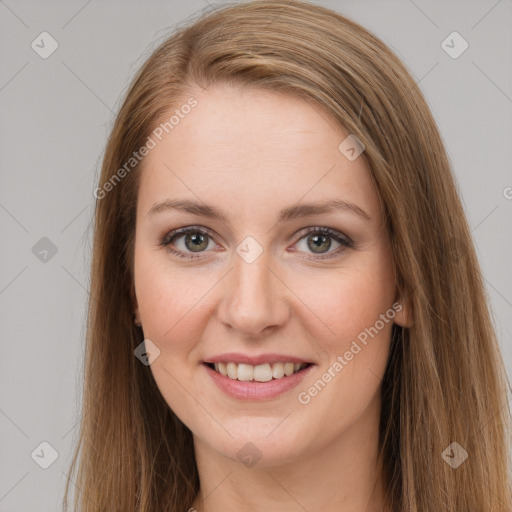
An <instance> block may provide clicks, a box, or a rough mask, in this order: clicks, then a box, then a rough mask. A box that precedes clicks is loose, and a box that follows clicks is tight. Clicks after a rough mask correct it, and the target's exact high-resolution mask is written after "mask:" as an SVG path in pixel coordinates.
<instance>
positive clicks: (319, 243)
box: [308, 235, 331, 252]
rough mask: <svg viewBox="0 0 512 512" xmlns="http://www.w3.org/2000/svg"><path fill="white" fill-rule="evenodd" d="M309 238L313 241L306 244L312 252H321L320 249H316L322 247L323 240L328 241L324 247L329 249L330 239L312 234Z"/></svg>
mask: <svg viewBox="0 0 512 512" xmlns="http://www.w3.org/2000/svg"><path fill="white" fill-rule="evenodd" d="M310 240H312V241H313V244H308V245H309V247H310V249H312V250H313V252H321V251H318V249H319V248H320V249H321V248H322V243H325V241H328V244H327V246H326V247H325V249H329V248H330V246H331V239H330V238H329V237H326V236H324V235H313V236H312V237H310Z"/></svg>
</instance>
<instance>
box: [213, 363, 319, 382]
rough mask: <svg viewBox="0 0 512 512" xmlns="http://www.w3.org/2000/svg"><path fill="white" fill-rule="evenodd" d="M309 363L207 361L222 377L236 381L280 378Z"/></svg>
mask: <svg viewBox="0 0 512 512" xmlns="http://www.w3.org/2000/svg"><path fill="white" fill-rule="evenodd" d="M310 365H311V363H272V364H269V363H264V364H259V365H256V366H253V365H251V364H242V363H241V364H237V363H233V362H229V363H207V366H209V367H210V368H212V369H214V370H215V371H216V372H217V373H220V374H221V375H223V376H224V377H229V378H230V379H232V380H238V381H244V382H247V381H256V382H269V381H271V380H272V379H282V378H285V377H289V376H290V375H293V374H295V373H298V372H300V371H301V370H303V369H305V368H307V367H308V366H310Z"/></svg>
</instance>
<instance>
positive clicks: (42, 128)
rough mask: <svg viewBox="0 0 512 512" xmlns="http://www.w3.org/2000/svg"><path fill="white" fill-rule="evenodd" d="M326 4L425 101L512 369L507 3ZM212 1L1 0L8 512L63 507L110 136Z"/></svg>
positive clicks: (0, 402)
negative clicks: (453, 47) (364, 35)
mask: <svg viewBox="0 0 512 512" xmlns="http://www.w3.org/2000/svg"><path fill="white" fill-rule="evenodd" d="M317 3H319V4H321V5H324V6H327V7H331V8H333V9H335V10H338V11H339V12H341V13H342V14H346V15H347V16H349V17H351V18H353V19H354V20H355V21H358V22H359V23H361V24H362V25H363V26H365V27H366V28H368V29H370V30H371V31H373V32H374V33H375V34H376V35H377V36H379V37H380V38H381V39H382V40H384V42H386V43H387V44H388V45H389V46H391V48H392V49H394V50H395V51H396V52H397V54H398V55H399V57H401V58H402V60H403V61H404V62H405V64H406V65H407V67H408V69H409V70H410V72H411V73H412V75H413V76H414V77H415V79H416V80H417V81H418V82H419V87H420V88H421V90H422V91H423V92H424V94H425V95H426V98H427V101H428V102H429V104H430V106H431V109H432V111H433V113H434V116H435V118H436V120H437V122H438V125H439V128H440V131H441V134H442V136H443V139H444V141H445V143H446V147H447V150H448V153H449V156H450V159H451V161H452V163H453V167H454V170H455V174H456V176H457V179H458V182H459V186H460V191H461V194H462V197H463V202H464V205H465V208H466V212H467V216H468V219H469V223H470V225H471V228H472V233H473V236H474V240H475V243H476V246H477V250H478V255H479V258H480V262H481V265H482V268H483V274H484V276H485V279H486V283H487V289H488V292H489V296H490V299H491V302H492V307H493V311H494V315H495V320H496V326H497V330H498V334H499V338H500V342H501V346H502V349H503V353H504V357H505V360H506V364H507V368H508V371H509V375H510V370H511V369H512V348H511V343H510V342H511V337H512V336H511V333H512V314H511V313H512V276H511V272H510V261H511V257H510V254H511V251H512V230H511V228H510V225H511V220H512V199H511V198H512V188H507V187H512V171H511V165H512V164H511V162H512V30H511V27H512V1H511V0H500V1H495V0H481V1H468V0H464V1H463V0H460V1H454V0H452V1H449V2H447V1H427V0H414V1H412V0H395V1H361V0H359V1H355V0H352V1H348V0H346V1H345V0H331V1H326V0H325V1H318V2H317ZM208 4H210V5H212V6H214V5H219V4H220V2H213V1H212V0H210V1H209V2H207V1H206V0H191V1H187V2H185V1H183V2H182V1H178V0H167V1H156V0H153V1H149V2H148V1H145V2H142V1H138V2H135V1H131V2H127V1H124V2H121V1H103V2H100V1H99V0H92V1H84V0H72V1H67V2H63V1H62V2H56V1H46V2H36V1H35V0H34V1H27V0H24V1H16V0H5V1H3V0H0V34H1V35H0V42H1V44H0V53H1V58H2V66H1V69H0V107H1V111H2V115H1V122H0V141H1V142H0V144H1V152H0V159H1V160H0V161H1V169H2V175H1V180H2V181H1V189H0V226H1V229H2V251H1V255H2V256H1V269H0V311H1V314H2V321H1V322H0V333H1V340H2V345H1V347H2V352H1V358H0V361H1V362H0V384H1V387H0V439H1V441H0V442H1V456H0V512H8V511H9V512H25V511H36V510H37V511H38V512H46V511H55V510H59V505H60V502H61V497H62V494H63V490H64V481H65V476H64V473H65V472H67V470H68V466H69V462H70V457H71V450H72V445H73V443H74V441H75V438H74V436H75V435H76V433H77V430H78V429H77V428H76V426H77V421H78V416H77V414H78V411H79V407H78V404H79V400H80V393H81V390H80V389H79V386H78V383H79V382H80V376H81V365H82V354H83V343H84V314H85V304H86V301H87V298H88V292H87V289H88V281H89V275H88V264H89V261H90V240H91V233H90V230H89V222H90V220H91V217H92V214H93V206H94V198H93V195H92V191H93V189H94V187H95V180H96V177H97V175H98V172H99V166H100V162H101V156H102V151H103V149H104V145H105V141H106V137H107V133H108V130H109V128H110V126H111V124H112V120H113V116H114V113H115V112H116V110H117V108H118V106H119V101H120V97H121V96H122V94H123V93H124V91H125V90H126V88H127V86H128V83H129V80H130V79H131V77H132V76H133V74H134V72H135V71H136V69H137V68H138V67H139V66H140V65H141V64H142V62H143V60H144V59H145V58H146V57H147V56H148V55H149V53H150V51H151V49H152V48H154V47H155V46H156V45H157V43H158V42H159V41H160V40H161V39H162V38H163V37H165V36H166V34H168V33H169V31H170V30H172V29H173V27H175V26H176V25H177V24H181V23H182V22H183V21H184V20H185V19H186V18H187V17H189V16H190V15H192V14H193V13H195V12H197V11H198V10H204V9H209V7H208ZM43 31H47V32H49V33H50V34H51V35H52V37H53V38H54V39H55V40H56V41H57V42H58V44H59V47H58V49H57V50H56V51H55V52H54V53H53V54H52V55H51V56H50V57H49V58H47V59H42V58H41V57H39V55H38V54H37V53H36V52H35V51H34V50H33V49H32V48H31V42H32V41H33V40H34V39H35V38H36V37H37V36H38V35H39V34H40V33H41V32H43ZM453 31H457V32H459V33H460V34H461V35H462V37H464V39H465V40H466V41H467V42H468V43H469V48H468V49H467V50H466V51H465V52H464V53H463V54H462V55H461V56H460V57H458V58H457V59H453V58H452V57H450V56H449V55H448V54H447V53H446V52H445V51H444V50H443V48H442V47H441V43H442V41H443V40H445V38H446V37H447V36H448V35H449V34H450V33H452V32H453ZM507 196H508V199H507ZM43 237H47V238H49V239H50V240H51V241H52V242H53V244H55V246H56V247H57V253H56V254H55V255H53V256H52V257H50V256H51V253H50V254H49V255H48V257H47V258H48V261H46V262H43V261H41V260H40V259H39V258H38V257H36V255H35V254H34V253H33V251H32V248H33V247H34V245H35V244H36V243H37V242H38V241H39V240H40V239H41V238H43ZM41 257H42V255H41ZM43 441H46V442H48V443H50V444H51V445H52V446H53V448H54V449H55V450H56V451H57V452H58V455H59V456H58V458H57V460H56V461H55V462H54V463H53V464H52V465H51V466H50V467H49V468H48V469H46V470H45V469H42V468H41V467H39V465H38V464H36V462H35V461H34V460H33V459H32V458H31V453H32V452H33V450H34V449H36V448H37V447H38V446H39V445H40V443H41V442H43ZM37 453H39V454H40V458H39V460H42V459H43V458H44V457H47V456H48V453H49V451H48V449H45V448H44V447H43V453H44V457H43V456H42V455H41V451H40V449H39V451H38V452H37Z"/></svg>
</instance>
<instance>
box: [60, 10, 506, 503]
mask: <svg viewBox="0 0 512 512" xmlns="http://www.w3.org/2000/svg"><path fill="white" fill-rule="evenodd" d="M211 83H220V84H222V83H230V84H235V85H243V86H248V87H261V88H264V89H267V90H272V91H281V92H286V93H289V94H294V95H298V96H300V97H301V98H304V99H306V100H308V101H312V102H314V103H315V104H316V105H319V106H321V107H323V108H324V109H326V110H327V111H328V112H329V113H330V114H332V115H333V116H334V118H335V119H336V120H337V121H339V124H340V125H341V126H343V127H344V128H345V129H346V130H347V131H348V132H349V133H351V134H354V135H355V136H356V137H357V138H358V139H359V140H360V141H362V142H363V144H364V145H365V151H364V153H363V157H364V158H366V161H367V164H368V166H369V169H370V171H371V175H372V179H373V180H374V182H375V184H376V186H377V190H378V193H379V196H380V199H381V202H382V204H383V206H384V212H385V219H386V226H387V229H388V231H389V236H390V238H391V242H392V248H393V254H394V264H395V271H396V275H397V278H398V286H399V289H400V293H401V295H402V297H405V298H406V299H407V300H410V302H411V304H412V308H413V311H414V325H413V326H412V327H410V328H408V329H403V328H398V327H397V326H396V325H395V326H394V327H393V331H392V343H391V350H390V354H389V360H388V366H387V369H386V374H385V377H384V380H383V382H382V414H381V423H380V440H379V441H380V452H379V453H380V461H381V462H382V463H383V468H384V477H385V485H386V490H387V493H388V499H389V502H390V505H391V509H392V510H393V511H400V512H402V511H411V512H440V511H452V512H468V511H470V510H471V511H475V512H477V511H480V512H484V511H485V512H504V511H510V510H512V497H511V485H510V482H511V479H510V473H509V453H510V446H509V444H508V443H509V436H510V432H511V430H510V423H509V420H510V409H509V407H508V402H507V395H506V390H507V386H508V380H507V375H506V372H505V367H504V365H503V361H502V358H501V353H500V351H499V345H498V343H497V339H496V334H495V331H494V328H493V325H492V322H491V318H490V313H489V305H488V299H487V296H486V294H485V289H484V286H483V278H482V276H481V274H480V270H479V265H478V261H477V258H476V255H475V250H474V247H473V242H472V239H471V236H470V231H469V229H468V224H467V221H466V218H465V215H464V211H463V208H462V207H461V202H460V199H459V196H458V191H457V188H456V185H455V182H454V177H453V174H452V170H451V166H450V163H449V160H448V158H447V154H446V151H445V148H444V146H443V142H442V139H441V136H440V134H439V131H438V129H437V127H436V124H435V121H434V119H433V117H432V115H431V112H430V110H429V108H428V106H427V103H426V101H425V100H424V98H423V96H422V94H421V92H420V90H419V88H418V87H417V84H416V83H415V81H414V80H413V78H412V77H411V76H410V74H409V73H408V71H407V69H406V68H405V66H404V65H403V64H402V63H401V61H400V60H399V59H398V58H397V56H396V55H395V54H394V53H393V52H392V51H391V50H390V49H389V48H388V47H387V46H386V45H385V44H384V43H383V42H382V41H380V40H379V39H378V38H376V37H375V36H374V35H373V34H372V33H370V32H369V31H368V30H366V29H364V28H363V27H361V26H360V25H358V24H357V23H355V22H353V21H351V20H349V19H347V18H346V17H344V16H342V15H340V14H337V13H335V12H333V11H331V10H328V9H325V8H322V7H319V6H316V5H312V4H309V3H306V2H300V1H292V0H256V1H251V2H248V3H243V4H239V5H232V6H228V7H225V8H223V9H220V10H216V11H214V12H213V13H210V14H208V15H204V16H202V17H200V18H199V19H198V20H195V21H194V23H193V24H189V25H187V26H185V27H182V28H180V29H179V30H178V31H176V32H175V33H174V34H173V35H172V36H171V37H170V38H169V39H167V40H166V41H165V42H164V43H163V44H161V45H160V47H159V48H158V49H157V50H156V51H155V52H154V53H153V54H152V55H151V56H150V58H149V59H148V60H147V61H146V63H145V64H144V65H143V67H142V69H140V71H139V72H138V73H137V75H136V77H135V78H134V80H133V83H132V85H131V86H130V88H129V90H128V92H127V95H126V98H125V100H124V103H123V104H122V106H121V108H120V111H119V113H118V115H117V118H116V121H115V124H114V126H113V129H112V132H111V135H110V138H109V140H108V144H107V147H106V151H105V156H104V160H103V166H102V171H101V177H100V181H99V184H98V189H97V190H98V191H99V192H98V193H97V194H96V196H97V202H96V211H95V226H94V229H95V232H94V246H93V258H92V272H91V289H90V301H89V307H88V325H87V340H86V354H85V373H84V382H83V386H84V388H83V389H84V392H83V413H82V420H81V425H80V433H79V438H78V441H77V446H76V451H75V453H74V457H73V461H72V464H71V468H70V476H69V479H68V482H67V485H66V493H65V497H64V509H65V510H68V496H69V492H70V490H71V488H73V490H74V492H75V499H74V510H77V511H78V510H80V511H82V512H93V511H94V512H99V511H105V512H106V511H108V512H114V511H123V512H128V511H130V512H134V511H136V512H162V511H164V510H165V511H169V512H176V511H178V510H179V511H183V510H187V508H188V507H190V506H191V504H192V502H193V500H194V498H195V497H196V494H197V492H198V490H199V478H198V473H197V467H196V464H195V459H194V449H193V440H192V433H191V432H190V430H189V429H188V428H187V427H186V426H185V425H184V424H183V423H182V422H181V421H180V420H179V419H178V418H177V417H176V415H175V414H174V413H173V412H172V410H170V408H169V406H168V405H167V404H166V403H165V401H164V400H163V398H162V396H161V394H160V392H159V390H158V388H157V386H156V384H155V382H154V380H153V377H152V374H151V371H150V369H149V367H148V366H145V365H143V364H141V363H140V361H139V360H138V359H137V358H136V357H134V349H135V348H136V347H137V346H138V345H139V344H140V343H141V341H142V340H143V335H142V332H141V330H140V329H139V328H137V327H136V326H135V325H134V323H133V304H132V300H131V293H132V285H133V275H132V274H133V248H134V230H135V215H136V198H137V191H138V176H139V175H140V172H141V170H142V168H143V165H144V160H143V159H142V160H141V163H140V164H137V165H133V168H130V167H126V162H128V161H129V160H130V158H132V157H133V152H134V151H137V150H138V149H139V148H140V147H142V146H143V145H144V144H145V143H146V142H147V137H148V136H150V134H151V133H152V131H153V130H154V129H155V127H156V126H158V123H160V122H161V121H162V119H164V118H165V116H167V117H168V116H169V112H172V110H173V109H175V108H176V107H178V106H179V104H180V101H181V102H182V101H183V98H187V94H188V95H190V90H191V86H192V85H195V84H197V85H199V86H201V87H207V86H208V85H209V84H211ZM197 108H200V105H199V106H198V107H197ZM123 166H125V167H124V168H125V171H126V172H123V173H119V172H118V170H119V169H121V168H122V167H123ZM116 173H117V174H116ZM114 175H116V176H117V178H118V179H115V180H113V177H114ZM108 183H110V186H109V185H108ZM452 443H458V444H457V445H452ZM462 449H463V450H464V451H465V452H467V455H468V458H467V460H465V461H464V462H463V463H462V464H461V465H460V466H459V467H457V468H454V467H452V464H450V463H449V462H450V458H453V456H454V453H457V454H458V455H457V456H460V454H464V453H465V452H463V451H462ZM447 450H448V451H447ZM454 450H455V452H454ZM74 470H77V474H76V479H75V478H73V477H72V476H71V474H72V472H73V471H74Z"/></svg>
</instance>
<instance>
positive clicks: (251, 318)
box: [218, 251, 290, 338]
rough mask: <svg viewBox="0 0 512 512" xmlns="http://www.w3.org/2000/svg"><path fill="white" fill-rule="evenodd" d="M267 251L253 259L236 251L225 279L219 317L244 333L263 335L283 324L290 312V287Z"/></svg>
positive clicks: (250, 335) (229, 327)
mask: <svg viewBox="0 0 512 512" xmlns="http://www.w3.org/2000/svg"><path fill="white" fill-rule="evenodd" d="M268 253H269V251H264V252H263V253H262V254H261V255H260V256H259V257H258V258H257V259H256V260H255V261H253V262H251V263H248V262H247V261H245V260H244V259H243V258H241V257H239V256H238V254H236V255H235V257H234V263H233V269H232V270H231V272H229V274H228V275H227V276H226V279H224V282H225V288H224V289H223V298H222V299H221V302H220V304H219V308H218V315H219V320H220V321H221V322H222V323H223V324H224V325H225V326H226V327H227V328H228V329H231V330H234V331H237V332H238V333H239V334H241V335H243V336H245V337H250V338H258V337H260V338H261V337H263V336H264V335H267V334H268V333H270V332H271V331H273V330H276V329H278V328H279V326H282V325H284V324H285V323H286V321H287V319H288V317H289V315H290V304H289V300H288V299H289V290H288V288H287V286H286V284H285V283H284V282H283V280H282V278H281V277H280V276H279V275H278V272H277V271H276V270H274V269H273V268H271V261H270V259H271V258H270V257H267V254H268Z"/></svg>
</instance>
